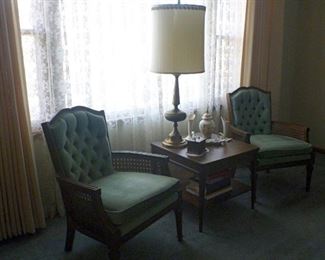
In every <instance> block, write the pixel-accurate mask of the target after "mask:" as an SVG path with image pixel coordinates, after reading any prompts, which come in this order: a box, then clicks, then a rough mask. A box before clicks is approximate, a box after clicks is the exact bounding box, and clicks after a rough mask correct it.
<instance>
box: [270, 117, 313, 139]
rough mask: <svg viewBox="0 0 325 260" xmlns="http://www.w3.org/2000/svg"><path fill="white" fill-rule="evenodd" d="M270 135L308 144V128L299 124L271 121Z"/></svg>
mask: <svg viewBox="0 0 325 260" xmlns="http://www.w3.org/2000/svg"><path fill="white" fill-rule="evenodd" d="M272 134H278V135H286V136H290V137H294V138H297V139H300V140H303V141H305V142H309V128H308V127H306V126H303V125H299V124H293V123H286V122H280V121H272Z"/></svg>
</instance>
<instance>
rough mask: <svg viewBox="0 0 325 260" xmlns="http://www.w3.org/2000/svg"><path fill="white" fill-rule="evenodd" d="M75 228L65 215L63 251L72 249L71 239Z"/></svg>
mask: <svg viewBox="0 0 325 260" xmlns="http://www.w3.org/2000/svg"><path fill="white" fill-rule="evenodd" d="M74 234H75V229H74V228H73V225H72V224H71V221H70V220H69V217H67V237H66V240H65V249H64V250H65V251H67V252H69V251H71V250H72V245H73V240H74Z"/></svg>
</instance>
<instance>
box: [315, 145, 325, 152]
mask: <svg viewBox="0 0 325 260" xmlns="http://www.w3.org/2000/svg"><path fill="white" fill-rule="evenodd" d="M313 149H314V151H315V152H316V153H321V154H325V148H324V147H320V146H313Z"/></svg>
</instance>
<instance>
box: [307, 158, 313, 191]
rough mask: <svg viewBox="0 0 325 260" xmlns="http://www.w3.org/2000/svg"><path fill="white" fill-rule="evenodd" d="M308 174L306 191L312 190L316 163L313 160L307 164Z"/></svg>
mask: <svg viewBox="0 0 325 260" xmlns="http://www.w3.org/2000/svg"><path fill="white" fill-rule="evenodd" d="M306 168H307V175H306V192H309V191H310V184H311V177H312V174H313V169H314V165H313V162H310V163H308V164H307V167H306Z"/></svg>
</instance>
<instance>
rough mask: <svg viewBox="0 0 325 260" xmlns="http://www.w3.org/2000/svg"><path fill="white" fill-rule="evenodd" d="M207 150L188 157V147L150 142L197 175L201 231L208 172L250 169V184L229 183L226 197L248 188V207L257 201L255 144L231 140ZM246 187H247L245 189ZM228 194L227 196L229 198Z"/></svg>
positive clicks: (173, 161) (158, 150)
mask: <svg viewBox="0 0 325 260" xmlns="http://www.w3.org/2000/svg"><path fill="white" fill-rule="evenodd" d="M207 148H208V150H209V151H208V152H207V153H206V154H205V155H204V156H202V157H190V156H188V155H187V148H186V147H183V148H169V147H165V146H163V145H162V144H161V142H153V143H152V144H151V151H152V152H153V153H157V154H163V155H167V156H168V157H169V159H170V162H171V163H174V164H176V165H179V166H180V167H183V168H184V169H186V170H188V171H190V172H192V173H194V174H196V176H197V177H198V179H199V196H198V203H197V206H198V208H199V231H200V232H202V231H203V213H204V208H205V204H206V200H205V196H204V195H205V187H206V186H205V184H206V179H207V176H208V175H209V174H215V173H216V172H218V171H220V172H221V171H222V170H225V169H229V168H237V167H243V166H244V167H248V168H249V169H250V171H251V176H250V177H251V186H250V187H248V188H247V186H246V185H244V184H242V185H240V184H239V183H238V182H232V185H233V187H232V188H233V189H232V191H231V194H230V196H229V197H234V196H238V195H240V194H242V193H244V192H247V191H249V190H251V207H252V209H254V203H255V200H256V170H255V160H256V154H257V151H258V147H257V146H255V145H252V144H247V143H244V142H241V141H237V140H232V141H230V142H228V143H226V144H225V145H224V146H215V145H209V146H207ZM245 186H246V188H245ZM229 197H228V198H229Z"/></svg>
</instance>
